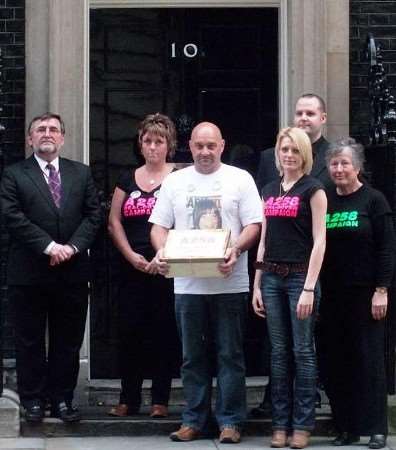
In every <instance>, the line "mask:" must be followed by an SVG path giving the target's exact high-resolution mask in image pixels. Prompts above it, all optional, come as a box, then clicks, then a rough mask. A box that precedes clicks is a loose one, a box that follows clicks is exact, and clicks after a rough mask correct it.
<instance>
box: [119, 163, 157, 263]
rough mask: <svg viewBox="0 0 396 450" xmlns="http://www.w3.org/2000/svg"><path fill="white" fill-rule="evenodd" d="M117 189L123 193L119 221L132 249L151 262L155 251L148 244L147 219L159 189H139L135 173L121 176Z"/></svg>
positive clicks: (148, 224)
mask: <svg viewBox="0 0 396 450" xmlns="http://www.w3.org/2000/svg"><path fill="white" fill-rule="evenodd" d="M117 187H118V188H119V189H121V190H122V191H124V192H125V199H124V201H123V203H122V207H121V221H122V225H123V227H124V230H125V234H126V237H127V239H128V242H129V244H130V246H131V247H132V249H133V250H134V251H135V252H137V253H140V254H141V255H143V256H144V257H145V258H146V259H148V260H151V259H152V258H153V256H154V255H155V251H154V249H153V248H152V246H151V243H150V230H151V226H152V225H151V223H149V222H148V219H149V217H150V215H151V211H152V210H153V208H154V205H155V202H156V200H157V197H158V194H159V190H160V187H159V186H157V187H156V188H155V189H153V190H152V191H150V192H145V191H143V190H142V189H140V188H139V186H138V185H137V184H136V181H135V171H132V173H131V172H130V171H128V172H125V173H123V174H121V176H120V178H119V179H118V181H117Z"/></svg>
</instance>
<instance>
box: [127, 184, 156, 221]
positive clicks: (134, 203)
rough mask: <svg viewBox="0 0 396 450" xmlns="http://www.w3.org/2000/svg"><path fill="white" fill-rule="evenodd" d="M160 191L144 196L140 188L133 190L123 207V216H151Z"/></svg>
mask: <svg viewBox="0 0 396 450" xmlns="http://www.w3.org/2000/svg"><path fill="white" fill-rule="evenodd" d="M158 192H159V191H158V190H157V191H155V192H153V193H152V194H150V195H148V196H142V193H141V192H140V191H139V190H136V191H133V192H131V193H130V194H129V197H128V198H127V200H126V201H125V203H124V205H123V207H122V212H123V216H124V217H136V216H150V214H151V212H152V210H153V208H154V205H155V202H156V200H157V197H158Z"/></svg>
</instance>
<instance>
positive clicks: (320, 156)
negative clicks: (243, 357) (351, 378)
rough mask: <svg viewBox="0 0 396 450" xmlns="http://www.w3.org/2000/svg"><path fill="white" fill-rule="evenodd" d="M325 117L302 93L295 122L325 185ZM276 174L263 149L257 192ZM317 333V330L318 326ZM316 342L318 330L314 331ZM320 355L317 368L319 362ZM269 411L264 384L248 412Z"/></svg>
mask: <svg viewBox="0 0 396 450" xmlns="http://www.w3.org/2000/svg"><path fill="white" fill-rule="evenodd" d="M326 121H327V113H326V103H325V101H324V100H323V99H322V97H320V96H319V95H316V94H303V95H301V97H299V98H298V100H297V102H296V107H295V112H294V120H293V122H294V126H295V127H298V128H301V129H302V130H304V131H305V132H306V133H307V134H308V137H309V139H310V141H311V144H312V153H313V166H312V171H311V175H312V176H314V177H315V178H318V179H319V180H320V181H321V182H322V183H323V185H324V186H325V187H328V186H329V185H330V184H332V181H331V179H330V176H329V174H328V171H327V168H326V161H325V154H326V150H327V149H328V147H329V145H330V143H329V142H328V141H327V140H326V139H325V138H324V137H323V134H322V132H323V126H324V125H325V123H326ZM277 178H279V172H278V170H277V168H276V166H275V149H274V148H269V149H266V150H264V151H263V152H262V153H261V156H260V164H259V168H258V171H257V176H256V184H257V187H258V190H259V192H260V193H261V190H262V188H263V186H265V185H266V184H267V183H270V182H271V181H273V180H276V179H277ZM317 333H318V330H317ZM316 339H317V342H316V343H317V345H318V343H319V342H318V334H317V335H316ZM320 356H321V355H319V358H318V359H319V361H318V362H319V369H320V368H321V367H322V364H320ZM320 403H321V401H320V393H319V392H318V393H317V401H316V405H317V407H320ZM270 411H271V398H270V389H269V388H268V386H267V388H266V390H265V394H264V399H263V401H262V402H261V404H260V405H259V406H258V407H257V408H253V409H252V411H251V413H252V415H253V416H255V417H262V416H266V415H268V414H269V413H270Z"/></svg>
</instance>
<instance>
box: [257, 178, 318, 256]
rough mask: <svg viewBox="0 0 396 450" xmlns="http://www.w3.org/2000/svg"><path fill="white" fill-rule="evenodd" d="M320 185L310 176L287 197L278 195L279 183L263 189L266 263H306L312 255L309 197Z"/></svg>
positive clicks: (287, 193)
mask: <svg viewBox="0 0 396 450" xmlns="http://www.w3.org/2000/svg"><path fill="white" fill-rule="evenodd" d="M318 189H323V185H322V183H321V182H320V181H318V180H317V179H316V178H313V177H311V176H310V175H304V176H303V177H301V178H300V179H299V180H298V181H297V182H296V183H295V184H294V186H293V187H292V188H291V189H290V190H289V191H288V192H286V193H283V194H282V192H280V180H276V181H273V182H271V183H269V184H267V185H265V186H264V187H263V190H262V197H263V199H264V202H265V206H264V215H265V218H266V222H267V229H266V233H265V255H264V259H265V261H271V262H279V263H280V262H283V263H307V264H308V262H309V258H310V255H311V251H312V246H313V238H312V211H311V205H310V200H311V197H312V195H313V194H314V193H315V192H316V191H317V190H318Z"/></svg>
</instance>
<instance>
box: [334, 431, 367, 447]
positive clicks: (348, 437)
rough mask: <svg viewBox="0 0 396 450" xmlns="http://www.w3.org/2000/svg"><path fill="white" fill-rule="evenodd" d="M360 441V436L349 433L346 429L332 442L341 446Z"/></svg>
mask: <svg viewBox="0 0 396 450" xmlns="http://www.w3.org/2000/svg"><path fill="white" fill-rule="evenodd" d="M359 441H360V436H356V434H352V433H348V432H346V431H344V432H343V433H340V434H339V435H337V437H336V438H335V439H334V440H333V442H332V444H333V445H335V446H336V447H340V446H341V445H350V444H354V443H356V442H359Z"/></svg>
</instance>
